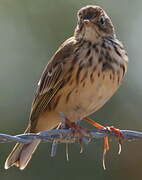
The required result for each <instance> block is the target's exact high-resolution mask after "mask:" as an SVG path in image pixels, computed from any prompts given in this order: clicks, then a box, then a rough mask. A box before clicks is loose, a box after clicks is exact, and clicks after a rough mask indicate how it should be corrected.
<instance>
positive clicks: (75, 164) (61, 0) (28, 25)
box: [0, 0, 142, 180]
mask: <svg viewBox="0 0 142 180" xmlns="http://www.w3.org/2000/svg"><path fill="white" fill-rule="evenodd" d="M88 4H97V5H100V6H102V7H103V8H104V9H105V10H106V11H107V13H108V14H109V16H110V17H111V19H112V21H113V24H114V25H115V29H116V33H117V37H118V38H119V39H120V40H121V41H122V42H123V43H124V45H125V48H126V50H127V51H128V54H129V60H130V62H129V68H128V73H127V76H126V78H125V80H124V82H123V85H122V86H121V88H120V89H119V90H118V91H117V93H116V94H115V95H114V97H113V98H112V99H111V100H110V101H109V102H108V103H107V104H106V105H105V106H104V107H103V108H102V109H101V110H99V111H98V112H97V113H95V114H94V116H93V117H94V119H96V121H98V122H100V123H102V124H104V125H114V126H115V127H117V128H121V129H133V130H139V131H142V71H141V69H142V59H141V57H142V44H141V42H142V33H141V31H142V1H141V0H135V1H133V0H119V1H118V0H101V1H100V0H96V1H93V0H92V1H91V0H88V1H86V0H0V132H1V133H9V134H13V135H14V134H18V133H22V132H23V131H24V129H25V128H26V124H27V120H28V116H29V113H30V106H31V102H32V99H33V96H34V92H35V89H36V87H37V82H38V79H39V77H40V75H41V72H42V71H43V68H44V67H45V65H46V64H47V61H48V60H49V59H50V57H51V56H52V54H53V53H54V52H55V51H56V49H57V48H58V47H59V46H60V44H61V43H62V42H63V41H64V40H65V39H67V38H68V37H70V36H72V34H73V31H74V28H75V26H76V12H77V10H78V9H80V8H81V7H83V6H85V5H88ZM12 146H13V145H12V144H0V179H2V180H9V179H14V180H18V179H20V180H25V179H26V180H28V179H30V180H38V179H49V180H55V179H57V180H64V179H66V180H92V179H95V180H120V179H122V180H123V179H129V180H141V179H142V141H140V140H139V141H134V142H125V143H123V149H122V153H121V155H120V156H118V155H117V151H118V146H117V144H116V141H115V140H114V141H112V142H111V147H112V148H111V150H110V152H109V153H108V154H107V160H106V165H107V170H106V171H104V170H103V168H102V147H103V145H102V141H100V140H97V141H96V142H93V143H91V144H89V145H85V147H84V153H83V154H79V146H78V145H77V144H76V145H70V149H69V157H70V161H69V162H67V161H66V158H65V148H64V145H60V146H59V147H58V153H57V156H56V157H54V158H51V157H50V149H51V145H50V144H49V143H42V144H41V145H40V147H39V148H38V151H36V153H35V154H34V157H33V159H32V161H31V162H30V163H29V165H28V166H27V168H26V169H25V170H24V171H20V170H19V169H17V168H14V167H13V168H10V169H9V170H4V168H3V166H4V161H5V158H6V156H7V155H8V153H9V152H10V150H11V148H12Z"/></svg>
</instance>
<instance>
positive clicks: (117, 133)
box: [84, 117, 123, 169]
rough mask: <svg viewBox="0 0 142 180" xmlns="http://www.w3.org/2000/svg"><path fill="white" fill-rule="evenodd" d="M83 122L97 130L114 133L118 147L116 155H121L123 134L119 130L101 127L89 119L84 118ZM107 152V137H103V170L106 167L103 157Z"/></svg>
mask: <svg viewBox="0 0 142 180" xmlns="http://www.w3.org/2000/svg"><path fill="white" fill-rule="evenodd" d="M84 120H86V121H87V122H88V123H89V124H91V125H93V126H94V127H96V128H97V129H105V130H108V132H111V133H112V132H113V133H115V135H116V136H117V138H118V145H119V151H118V154H120V153H121V144H122V139H123V134H122V132H121V131H120V130H119V129H116V128H114V127H112V126H111V127H105V126H102V125H101V124H99V123H96V122H95V121H93V120H92V119H90V118H88V117H85V118H84ZM108 150H109V142H108V136H105V137H104V151H103V167H104V169H106V167H105V155H106V152H107V151H108Z"/></svg>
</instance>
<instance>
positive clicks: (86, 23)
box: [83, 19, 93, 27]
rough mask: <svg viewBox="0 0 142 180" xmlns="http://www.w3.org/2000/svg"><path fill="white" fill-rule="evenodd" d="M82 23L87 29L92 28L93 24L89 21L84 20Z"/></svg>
mask: <svg viewBox="0 0 142 180" xmlns="http://www.w3.org/2000/svg"><path fill="white" fill-rule="evenodd" d="M83 22H84V24H85V25H86V26H87V27H90V26H93V22H91V20H90V19H84V20H83Z"/></svg>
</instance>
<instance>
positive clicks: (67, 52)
mask: <svg viewBox="0 0 142 180" xmlns="http://www.w3.org/2000/svg"><path fill="white" fill-rule="evenodd" d="M127 61H128V57H127V54H126V52H125V50H124V48H123V45H122V43H120V42H119V41H118V40H117V39H116V36H115V32H114V27H113V24H112V22H111V20H110V18H109V17H108V16H107V14H106V13H105V11H104V10H103V9H102V8H100V7H98V6H86V7H84V8H82V9H81V10H79V12H78V23H77V27H76V29H75V33H74V36H73V37H71V38H69V39H68V40H66V41H65V42H64V43H63V44H62V45H61V46H60V47H59V49H58V50H57V52H56V53H55V54H54V56H53V57H52V58H51V60H50V61H49V63H48V64H47V66H46V68H45V70H44V72H43V74H42V76H41V79H40V81H39V83H38V89H37V93H36V96H35V99H34V101H33V104H32V108H31V114H30V119H29V125H28V128H27V130H26V131H25V133H30V132H32V133H34V132H35V133H36V132H39V131H43V130H48V129H53V128H55V127H57V126H58V124H59V123H60V113H61V112H63V113H64V114H65V116H66V117H67V118H68V119H69V120H70V121H72V122H74V121H76V120H77V119H83V118H84V117H86V116H88V115H90V114H91V113H93V112H96V111H97V110H98V109H99V108H101V107H102V106H103V105H104V104H105V103H106V102H107V101H108V99H109V98H110V97H111V96H112V95H113V94H114V93H115V91H116V90H117V89H118V87H119V85H120V83H121V82H122V79H123V77H124V75H125V73H126V70H127ZM39 143H40V140H34V141H33V142H32V143H30V144H27V145H23V144H16V146H15V148H14V149H13V151H12V152H11V154H10V155H9V156H8V158H7V160H6V163H5V168H6V169H7V168H9V167H11V166H13V165H16V166H17V167H19V168H20V169H24V168H25V167H26V165H27V163H28V162H29V160H30V158H31V156H32V154H33V152H34V151H35V149H36V147H37V146H38V144H39Z"/></svg>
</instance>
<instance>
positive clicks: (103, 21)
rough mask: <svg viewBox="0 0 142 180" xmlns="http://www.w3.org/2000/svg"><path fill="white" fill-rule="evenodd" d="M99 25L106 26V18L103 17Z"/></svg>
mask: <svg viewBox="0 0 142 180" xmlns="http://www.w3.org/2000/svg"><path fill="white" fill-rule="evenodd" d="M99 23H100V24H101V25H105V18H104V17H103V16H102V17H100V19H99Z"/></svg>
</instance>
